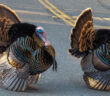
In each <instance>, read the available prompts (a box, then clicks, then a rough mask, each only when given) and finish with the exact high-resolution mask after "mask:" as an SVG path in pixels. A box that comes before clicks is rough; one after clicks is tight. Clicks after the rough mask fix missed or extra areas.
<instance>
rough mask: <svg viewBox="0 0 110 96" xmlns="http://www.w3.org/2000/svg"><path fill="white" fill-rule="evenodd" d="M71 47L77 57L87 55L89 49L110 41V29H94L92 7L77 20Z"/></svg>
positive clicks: (71, 52) (72, 52)
mask: <svg viewBox="0 0 110 96" xmlns="http://www.w3.org/2000/svg"><path fill="white" fill-rule="evenodd" d="M70 39H71V43H70V45H71V49H69V53H70V54H71V55H74V56H76V57H81V56H84V55H87V54H88V53H89V50H94V49H96V48H98V47H99V46H101V45H102V44H104V43H107V42H109V41H110V30H109V29H98V30H94V27H93V18H92V11H91V9H90V8H87V9H86V10H84V11H83V12H82V13H81V15H80V16H79V17H78V19H77V21H76V25H75V27H74V28H73V29H72V32H71V36H70Z"/></svg>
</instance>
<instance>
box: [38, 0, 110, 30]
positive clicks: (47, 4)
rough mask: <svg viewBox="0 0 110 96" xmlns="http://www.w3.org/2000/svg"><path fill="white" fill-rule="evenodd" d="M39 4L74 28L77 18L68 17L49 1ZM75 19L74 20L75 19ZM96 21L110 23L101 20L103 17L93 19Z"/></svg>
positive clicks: (103, 19) (45, 0) (107, 19)
mask: <svg viewBox="0 0 110 96" xmlns="http://www.w3.org/2000/svg"><path fill="white" fill-rule="evenodd" d="M39 2H40V3H41V4H42V5H44V6H45V7H46V8H47V9H48V10H49V11H50V12H52V13H53V14H54V15H55V17H58V18H60V19H62V20H63V21H65V22H66V23H68V24H69V25H70V26H74V24H75V21H74V19H76V18H77V16H72V17H70V16H68V15H67V14H65V13H63V12H62V11H60V10H59V9H58V8H57V7H56V6H54V5H53V4H52V3H50V2H49V1H48V0H39ZM73 18H74V19H73ZM93 19H94V20H99V21H105V20H106V21H110V18H101V17H93ZM95 27H98V28H107V29H108V28H110V27H109V26H100V25H99V26H98V25H96V26H95Z"/></svg>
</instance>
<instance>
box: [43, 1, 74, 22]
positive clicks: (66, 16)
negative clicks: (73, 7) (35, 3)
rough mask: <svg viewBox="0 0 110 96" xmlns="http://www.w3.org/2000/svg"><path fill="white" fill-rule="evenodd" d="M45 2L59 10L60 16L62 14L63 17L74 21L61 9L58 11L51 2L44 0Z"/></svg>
mask: <svg viewBox="0 0 110 96" xmlns="http://www.w3.org/2000/svg"><path fill="white" fill-rule="evenodd" d="M45 2H47V3H48V4H49V5H50V6H51V7H52V8H54V9H55V10H56V11H57V12H59V13H60V14H61V15H62V16H64V17H65V18H67V19H69V20H71V22H73V23H75V21H74V20H73V19H72V18H71V17H70V16H68V15H67V14H65V13H63V12H62V11H60V10H59V9H58V8H57V7H56V6H54V5H53V4H52V3H50V2H49V1H48V0H45Z"/></svg>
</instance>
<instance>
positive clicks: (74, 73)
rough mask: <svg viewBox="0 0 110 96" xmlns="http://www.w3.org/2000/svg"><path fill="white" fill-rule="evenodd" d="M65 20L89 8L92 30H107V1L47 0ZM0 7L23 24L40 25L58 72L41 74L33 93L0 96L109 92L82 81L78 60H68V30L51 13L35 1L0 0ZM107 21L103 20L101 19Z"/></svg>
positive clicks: (1, 94) (102, 95) (103, 95)
mask: <svg viewBox="0 0 110 96" xmlns="http://www.w3.org/2000/svg"><path fill="white" fill-rule="evenodd" d="M49 1H50V2H51V3H52V4H54V5H55V6H56V7H57V8H58V9H60V10H61V11H62V12H64V13H66V14H67V15H69V16H71V17H72V16H73V17H74V16H77V15H79V14H80V12H81V11H82V10H84V9H85V8H88V7H90V8H92V10H93V16H94V17H100V18H102V19H97V18H96V20H94V23H95V25H96V28H99V27H100V28H101V27H102V28H103V27H105V26H108V27H109V26H110V21H109V17H110V10H109V9H110V7H109V5H110V1H109V0H49ZM0 3H2V4H5V5H7V6H9V7H10V8H12V9H13V10H14V11H15V12H16V13H17V14H18V16H19V17H20V18H21V20H22V21H23V22H29V23H32V24H35V25H40V26H43V27H44V28H45V30H46V31H47V34H48V39H49V41H50V42H51V44H52V45H53V46H54V48H55V51H56V59H57V63H58V71H57V72H53V71H52V68H49V69H48V70H47V71H46V72H44V73H42V75H41V78H40V80H39V81H38V83H37V84H36V86H37V90H27V91H26V92H13V91H8V90H5V89H3V88H0V96H109V95H110V93H109V92H105V91H97V90H92V89H89V88H88V87H87V86H86V84H85V82H84V81H83V76H82V75H83V72H82V70H81V67H80V59H77V58H74V57H72V56H70V55H69V54H68V52H67V50H68V49H69V48H70V44H69V43H70V40H69V35H70V31H71V28H72V26H70V25H69V24H67V23H66V22H64V21H63V20H62V19H60V18H56V19H55V18H53V16H55V14H53V13H51V12H50V10H48V9H47V8H46V7H45V6H44V5H42V4H41V3H40V2H39V1H38V0H0ZM104 18H107V19H104Z"/></svg>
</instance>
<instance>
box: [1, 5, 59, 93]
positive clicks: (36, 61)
mask: <svg viewBox="0 0 110 96" xmlns="http://www.w3.org/2000/svg"><path fill="white" fill-rule="evenodd" d="M46 35H47V33H46V32H45V30H44V29H43V28H42V27H41V26H35V25H33V24H29V23H23V22H22V21H21V20H20V18H19V17H18V16H17V15H16V13H15V12H14V11H13V10H12V9H10V8H9V7H7V6H6V5H2V4H0V85H1V86H2V87H3V88H6V89H8V90H13V91H25V90H26V89H27V88H28V87H30V86H31V84H33V83H37V80H38V79H39V78H40V74H41V73H42V72H45V71H46V70H47V69H48V68H49V67H50V66H51V65H52V64H53V70H57V62H56V59H55V50H54V48H53V46H52V45H50V43H49V41H48V40H47V37H46Z"/></svg>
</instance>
